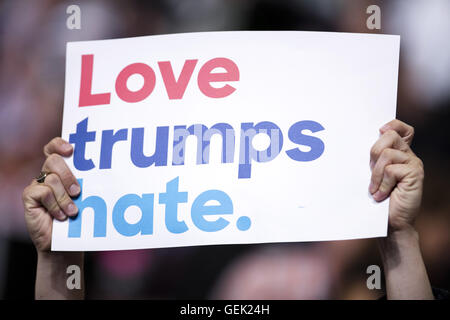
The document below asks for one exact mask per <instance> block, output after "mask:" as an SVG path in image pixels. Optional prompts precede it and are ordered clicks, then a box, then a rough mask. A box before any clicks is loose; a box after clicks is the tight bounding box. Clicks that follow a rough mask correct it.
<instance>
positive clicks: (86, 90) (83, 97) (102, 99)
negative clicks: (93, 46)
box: [78, 54, 111, 107]
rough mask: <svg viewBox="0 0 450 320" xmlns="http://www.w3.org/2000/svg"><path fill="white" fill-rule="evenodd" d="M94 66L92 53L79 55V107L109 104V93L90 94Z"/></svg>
mask: <svg viewBox="0 0 450 320" xmlns="http://www.w3.org/2000/svg"><path fill="white" fill-rule="evenodd" d="M93 68H94V55H93V54H85V55H82V56H81V82H80V100H79V102H78V105H79V106H80V107H87V106H97V105H101V104H109V101H110V98H111V94H110V93H97V94H92V70H93Z"/></svg>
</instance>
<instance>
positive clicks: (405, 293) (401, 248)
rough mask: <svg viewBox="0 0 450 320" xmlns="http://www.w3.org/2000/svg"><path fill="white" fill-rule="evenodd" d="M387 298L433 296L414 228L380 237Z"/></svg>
mask: <svg viewBox="0 0 450 320" xmlns="http://www.w3.org/2000/svg"><path fill="white" fill-rule="evenodd" d="M379 247H380V251H381V257H382V260H383V265H384V273H385V279H386V294H387V298H388V299H392V300H394V299H415V300H419V299H434V297H433V293H432V290H431V285H430V281H429V279H428V275H427V271H426V268H425V264H424V262H423V259H422V254H421V252H420V245H419V235H418V234H417V232H416V231H415V229H414V228H413V227H411V228H408V229H405V230H402V231H394V232H392V233H391V234H389V236H388V237H386V238H382V239H379Z"/></svg>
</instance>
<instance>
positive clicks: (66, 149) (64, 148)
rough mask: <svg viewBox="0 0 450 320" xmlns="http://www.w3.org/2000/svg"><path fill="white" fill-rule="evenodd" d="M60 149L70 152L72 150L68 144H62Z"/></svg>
mask: <svg viewBox="0 0 450 320" xmlns="http://www.w3.org/2000/svg"><path fill="white" fill-rule="evenodd" d="M62 148H63V150H64V151H70V150H72V145H71V144H70V143H64V144H63V145H62Z"/></svg>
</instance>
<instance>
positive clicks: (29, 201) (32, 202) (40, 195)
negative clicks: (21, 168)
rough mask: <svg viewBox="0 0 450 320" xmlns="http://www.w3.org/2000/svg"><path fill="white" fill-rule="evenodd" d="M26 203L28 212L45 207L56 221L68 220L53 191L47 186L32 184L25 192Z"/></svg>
mask: <svg viewBox="0 0 450 320" xmlns="http://www.w3.org/2000/svg"><path fill="white" fill-rule="evenodd" d="M24 203H25V209H27V210H30V209H34V208H36V207H44V208H45V209H46V210H47V212H48V213H49V214H50V215H51V216H53V217H54V218H55V219H57V220H61V221H63V220H65V219H66V215H65V214H64V212H63V211H62V210H61V208H60V207H59V205H58V202H57V201H56V198H55V195H54V194H53V190H52V189H51V188H50V187H49V186H47V185H44V184H40V183H37V182H34V183H32V184H31V185H30V186H29V187H27V188H26V189H25V191H24Z"/></svg>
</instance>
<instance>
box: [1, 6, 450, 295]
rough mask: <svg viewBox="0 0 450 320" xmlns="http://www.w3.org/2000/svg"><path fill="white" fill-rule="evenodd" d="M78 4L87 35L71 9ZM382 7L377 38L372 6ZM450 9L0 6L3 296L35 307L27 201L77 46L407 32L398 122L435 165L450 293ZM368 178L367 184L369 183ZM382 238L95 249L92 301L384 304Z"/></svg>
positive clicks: (435, 275)
mask: <svg viewBox="0 0 450 320" xmlns="http://www.w3.org/2000/svg"><path fill="white" fill-rule="evenodd" d="M70 4H77V5H79V6H80V8H81V17H82V18H81V29H80V30H69V29H68V28H67V27H66V19H67V16H68V15H67V13H66V9H67V7H68V6H69V5H70ZM372 4H377V5H379V6H380V8H381V30H368V29H367V27H366V19H367V17H368V15H367V13H366V8H367V7H368V6H369V5H372ZM449 13H450V1H448V0H414V1H407V0H393V1H392V0H391V1H386V0H385V1H375V0H373V1H366V0H361V1H354V0H290V1H283V0H147V1H139V0H117V1H106V0H104V1H103V0H95V1H93V0H91V1H87V0H86V1H81V0H80V1H63V0H3V1H0V298H27V299H28V298H32V297H33V289H34V276H35V274H34V272H35V265H36V253H35V250H34V248H33V246H32V244H31V242H30V240H29V238H28V236H27V232H26V229H25V224H24V218H23V208H22V201H21V194H22V190H23V188H24V187H25V186H26V185H27V184H28V183H29V182H30V181H31V179H32V178H33V177H34V176H36V175H37V173H39V171H40V167H41V165H42V163H43V161H44V157H43V154H42V147H43V146H44V145H45V144H46V143H47V142H48V141H49V140H50V139H51V138H53V137H55V136H59V135H60V132H61V120H62V110H63V109H62V106H63V94H64V70H65V45H66V42H68V41H77V40H96V39H107V38H119V37H132V36H141V35H153V34H166V33H178V32H194V31H219V30H311V31H337V32H363V33H369V32H370V33H385V34H399V35H401V58H400V61H401V63H400V76H399V89H398V109H397V118H398V119H400V120H403V121H405V122H407V123H409V124H411V125H413V126H414V127H415V128H416V138H415V142H414V144H413V150H414V151H415V152H416V153H417V154H418V156H419V157H420V158H422V160H423V161H424V164H425V173H426V180H425V194H424V200H423V207H422V212H421V214H420V217H419V220H418V221H417V228H418V229H419V232H420V238H421V244H422V250H423V255H424V259H425V263H426V265H427V269H428V272H429V277H430V280H431V283H432V285H434V286H437V287H442V288H447V289H449V288H450V272H449V271H450V255H449V245H450V234H449V230H450V188H449V179H450V174H449V173H450V172H449V168H450V166H449V159H450V154H449V153H450V146H449V141H450V139H449V136H450V134H449V130H448V128H447V126H448V124H449V123H450V95H449V92H450V90H449V89H450V42H449V39H450V15H449ZM368 183H369V181H368ZM372 264H376V265H380V266H381V260H380V258H379V255H378V252H377V246H376V241H375V239H365V240H351V241H335V242H333V241H332V242H319V243H294V244H292V243H291V244H271V245H233V246H203V247H188V248H171V249H155V250H131V251H117V252H98V253H88V254H87V257H86V288H87V298H106V299H107V298H125V299H126V298H218V299H223V298H226V299H373V298H377V297H379V296H381V295H382V294H383V290H368V289H367V287H366V279H367V277H368V275H367V274H366V268H367V267H368V266H369V265H372Z"/></svg>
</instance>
